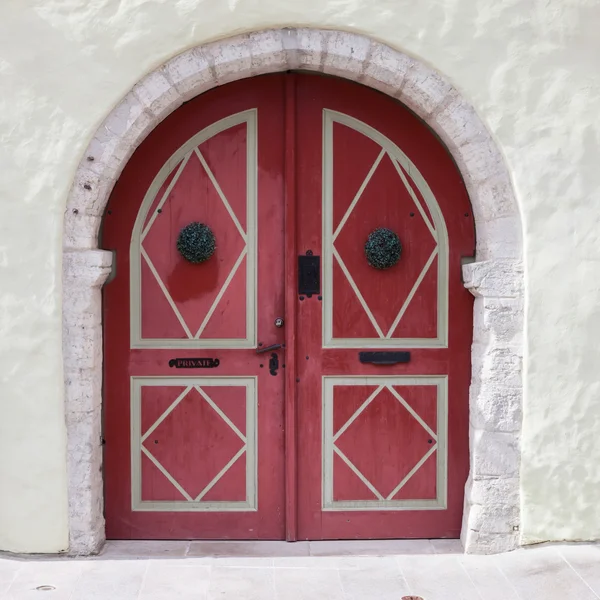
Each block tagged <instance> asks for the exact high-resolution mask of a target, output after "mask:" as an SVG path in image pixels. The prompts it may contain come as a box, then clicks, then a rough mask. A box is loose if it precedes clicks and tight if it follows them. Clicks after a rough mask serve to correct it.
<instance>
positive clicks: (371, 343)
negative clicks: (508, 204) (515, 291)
mask: <svg viewBox="0 0 600 600" xmlns="http://www.w3.org/2000/svg"><path fill="white" fill-rule="evenodd" d="M192 223H202V224H204V225H207V226H208V227H209V228H210V230H211V232H212V234H213V235H214V241H215V245H216V250H215V251H214V254H212V255H211V256H210V258H208V259H207V260H205V261H204V262H201V263H191V262H189V261H188V260H186V258H184V256H183V255H184V254H186V253H187V250H186V249H185V248H183V247H180V249H178V240H179V236H180V234H181V231H182V230H183V229H184V228H186V226H188V225H190V224H192ZM195 228H196V230H197V229H198V226H197V225H196V226H195ZM382 229H385V230H387V232H386V233H385V235H386V236H388V237H389V236H390V235H391V236H392V238H393V239H394V240H396V241H397V243H396V245H395V250H396V252H397V251H398V250H400V255H399V257H398V256H396V259H398V260H397V262H396V263H395V264H393V266H389V268H384V269H378V268H374V267H373V266H372V265H370V264H369V261H368V260H367V256H366V254H365V242H366V241H367V239H368V238H369V236H370V234H371V233H373V232H374V231H376V230H379V232H380V233H379V234H378V235H380V234H381V231H380V230H382ZM203 231H204V233H206V230H205V229H203ZM393 236H397V239H396V238H395V237H393ZM188 241H189V240H188ZM205 241H206V240H205ZM209 241H210V240H209ZM102 243H103V246H104V247H105V248H109V249H113V250H114V251H115V261H116V269H115V276H114V279H113V280H112V281H111V282H110V283H109V284H107V285H106V286H105V288H104V325H105V330H104V331H105V354H104V356H105V381H104V387H105V423H104V438H105V440H106V445H105V474H106V475H105V481H106V520H107V535H108V537H110V538H149V539H152V538H159V539H161V538H162V539H165V538H186V539H195V538H197V539H283V538H286V539H289V540H294V539H325V538H332V539H335V538H341V539H343V538H389V537H457V536H458V533H459V530H460V520H461V513H462V500H463V486H464V483H465V480H466V476H467V471H468V439H467V431H468V383H469V377H470V359H469V355H470V341H471V340H470V337H471V331H472V324H471V319H472V316H471V310H472V302H471V298H470V295H469V294H468V293H467V292H466V291H465V290H464V288H463V286H462V282H461V273H460V264H461V258H462V257H463V256H471V255H472V254H473V249H474V235H473V220H472V217H471V215H470V207H469V202H468V198H467V194H466V191H465V189H464V186H463V184H462V181H461V179H460V177H459V174H458V171H457V169H456V168H455V166H454V164H453V162H452V160H451V158H450V156H449V155H448V154H447V152H446V151H445V150H444V148H443V146H442V145H441V144H440V143H439V141H438V140H437V139H436V138H435V136H434V135H433V134H432V133H431V132H430V131H429V130H428V128H427V127H426V126H425V125H424V124H423V123H421V122H420V121H419V120H418V119H417V118H416V117H415V116H414V115H412V113H410V112H409V111H408V110H406V109H404V108H403V107H402V106H400V105H399V104H398V103H396V102H395V101H394V100H392V99H391V98H388V97H386V96H383V95H381V94H379V93H376V92H374V91H372V90H369V89H367V88H363V87H361V86H359V85H356V84H352V83H349V82H345V81H342V80H337V79H333V78H326V77H322V76H315V75H307V74H281V75H271V76H264V77H260V78H256V79H251V80H245V81H241V82H237V83H234V84H229V85H227V86H223V87H221V88H218V89H216V90H213V91H211V92H209V93H207V94H204V95H202V96H200V97H198V98H196V99H194V100H192V101H191V102H189V103H187V104H186V105H184V106H183V107H182V108H180V109H178V110H177V111H176V112H175V113H174V114H173V115H171V116H170V117H168V118H167V119H166V120H165V121H164V122H163V123H161V125H159V126H158V127H157V128H156V130H154V131H153V132H152V133H151V135H150V136H149V137H148V139H147V140H146V141H145V142H144V143H143V144H142V145H141V146H140V148H139V149H138V150H137V151H136V152H135V154H134V155H133V157H132V158H131V160H130V162H129V164H128V165H127V167H126V169H125V171H124V172H123V174H122V176H121V177H120V179H119V181H118V183H117V185H116V187H115V190H114V191H113V194H112V196H111V199H110V202H109V206H108V210H107V214H106V217H105V221H104V231H103V235H102ZM192 245H193V244H192ZM209 246H210V244H209ZM186 248H187V246H186ZM204 249H206V247H204ZM188 250H189V248H188ZM392 250H393V249H392ZM392 254H393V252H392ZM299 256H312V257H313V258H312V259H311V261H309V262H312V263H313V264H312V269H313V270H312V272H311V273H309V275H310V276H311V278H312V279H313V280H314V279H315V277H314V276H315V273H316V274H317V275H318V276H317V277H316V284H317V287H319V288H320V289H319V290H318V291H317V292H314V293H306V291H302V290H300V289H299V279H302V277H299V276H300V275H302V273H301V272H300V273H299V272H298V265H299V263H300V260H299ZM370 256H371V255H370ZM390 256H391V254H390V252H388V253H387V254H385V253H384V255H381V256H379V259H378V260H383V261H384V262H385V261H386V260H388V259H390ZM370 260H371V261H372V262H373V256H371V258H370ZM315 261H318V262H320V273H318V272H316V271H315V270H314V268H315V264H314V263H315ZM391 262H393V261H391ZM377 266H382V265H381V264H379V263H377ZM384 266H385V265H384ZM313 283H315V281H313ZM278 318H282V319H283V321H282V322H277V325H276V320H277V319H278ZM271 347H273V348H271ZM262 350H267V351H266V352H261V351H262ZM257 351H258V352H257ZM362 352H371V353H372V352H393V353H396V354H395V355H394V356H393V357H392V359H393V360H392V364H373V363H372V362H361V358H360V356H359V354H360V353H362ZM398 352H402V353H404V354H402V355H398V354H397V353H398ZM362 360H363V361H365V360H366V361H369V360H373V356H366V357H365V356H363V358H362ZM375 360H381V355H379V356H375ZM383 360H384V362H386V363H390V355H389V354H387V355H383ZM397 360H402V361H404V362H394V361H397Z"/></svg>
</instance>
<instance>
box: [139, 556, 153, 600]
mask: <svg viewBox="0 0 600 600" xmlns="http://www.w3.org/2000/svg"><path fill="white" fill-rule="evenodd" d="M149 569H150V561H146V566H145V569H144V574H143V575H142V581H141V583H140V589H139V590H138V593H137V600H141V598H142V594H143V592H144V586H145V585H146V579H147V577H148V571H149Z"/></svg>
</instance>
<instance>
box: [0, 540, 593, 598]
mask: <svg viewBox="0 0 600 600" xmlns="http://www.w3.org/2000/svg"><path fill="white" fill-rule="evenodd" d="M40 586H52V589H49V590H38V589H36V588H38V587H40ZM407 595H415V596H421V597H422V598H423V599H424V600H555V599H556V600H558V599H560V600H567V599H568V600H598V599H600V545H596V544H563V545H556V546H550V545H549V546H539V547H535V548H530V549H526V550H519V551H517V552H512V553H509V554H503V555H497V556H465V555H463V554H462V551H461V548H460V546H459V544H458V542H455V541H453V540H447V541H443V540H439V541H432V542H429V541H421V540H415V541H390V542H313V543H305V542H302V543H296V544H285V543H281V542H261V543H238V542H228V543H227V542H225V543H223V542H191V543H190V542H109V543H108V544H107V545H106V547H105V549H104V551H103V552H102V554H101V555H100V556H99V557H95V558H91V559H68V558H64V557H63V558H35V559H34V558H30V557H28V558H17V557H10V556H6V555H4V556H0V599H1V600H9V599H10V600H25V599H27V600H34V599H35V600H88V599H89V600H179V599H181V600H187V599H190V600H191V599H194V600H216V599H223V600H229V599H231V600H321V599H322V600H371V599H372V600H401V599H402V597H403V596H407Z"/></svg>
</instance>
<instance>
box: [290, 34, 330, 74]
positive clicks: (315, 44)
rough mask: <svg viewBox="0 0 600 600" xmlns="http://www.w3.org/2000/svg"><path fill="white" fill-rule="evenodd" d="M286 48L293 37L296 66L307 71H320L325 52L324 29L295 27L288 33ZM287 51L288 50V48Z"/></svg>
mask: <svg viewBox="0 0 600 600" xmlns="http://www.w3.org/2000/svg"><path fill="white" fill-rule="evenodd" d="M288 36H289V37H288V38H287V41H286V42H285V43H286V48H291V46H292V44H291V41H292V39H293V38H294V37H295V40H296V43H297V48H298V54H297V56H298V68H299V69H305V70H307V71H322V70H323V61H324V57H325V53H326V37H325V32H324V31H319V30H318V29H297V30H294V32H293V33H292V32H290V33H289V34H288ZM288 52H289V50H288Z"/></svg>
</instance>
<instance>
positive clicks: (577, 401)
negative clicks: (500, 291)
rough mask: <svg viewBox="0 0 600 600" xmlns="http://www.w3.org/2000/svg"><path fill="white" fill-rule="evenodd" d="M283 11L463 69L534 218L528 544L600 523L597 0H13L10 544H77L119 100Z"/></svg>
mask: <svg viewBox="0 0 600 600" xmlns="http://www.w3.org/2000/svg"><path fill="white" fill-rule="evenodd" d="M285 25H306V26H312V27H321V28H323V27H325V28H327V27H330V28H336V29H346V30H354V31H358V32H361V33H363V34H365V35H369V36H371V37H373V38H375V39H379V40H381V41H382V42H384V43H387V44H389V45H390V46H393V47H396V48H398V49H400V50H403V51H404V52H406V53H408V54H412V55H413V56H415V57H417V58H419V59H420V60H423V61H424V62H426V63H428V64H430V65H432V66H433V67H435V68H436V69H438V70H439V71H440V72H441V73H443V74H444V75H445V76H446V77H448V78H449V79H450V80H451V81H452V82H453V83H454V85H455V86H456V87H457V88H458V89H459V90H461V92H462V93H463V94H464V96H465V97H466V98H467V99H469V100H470V101H471V102H472V103H473V105H474V106H475V108H476V109H477V110H478V112H479V114H480V116H481V117H482V118H483V120H484V121H485V122H486V124H487V125H488V127H489V128H490V130H491V131H492V133H493V135H494V136H495V138H496V140H497V142H498V144H499V147H500V149H501V150H502V151H503V152H504V154H505V158H506V161H507V164H508V167H509V170H510V172H511V175H512V176H513V181H514V185H515V190H516V193H517V196H518V199H519V201H520V203H521V206H522V210H523V217H524V224H525V246H526V252H527V263H526V266H527V302H528V307H527V344H528V349H529V356H528V359H527V362H526V369H527V373H526V375H527V381H526V398H525V417H524V419H525V420H524V432H523V464H522V485H523V520H522V523H523V524H522V529H523V536H524V541H526V542H529V541H541V540H546V539H565V538H566V539H588V538H597V537H600V519H599V518H598V509H597V508H595V506H596V503H597V496H598V486H600V469H597V468H596V465H597V464H598V462H599V460H600V437H599V436H597V435H595V433H596V431H598V430H600V402H598V401H597V400H596V398H597V395H598V393H599V390H598V388H599V385H598V383H597V377H596V372H597V368H596V361H595V357H594V350H595V343H594V341H595V340H596V339H598V334H599V333H600V314H599V312H598V311H596V310H595V308H596V306H597V305H598V304H600V284H599V283H597V281H598V277H597V276H596V273H595V269H594V267H596V266H597V267H600V246H599V244H598V237H600V235H599V233H596V232H597V231H598V232H600V227H598V225H597V223H596V221H597V220H598V218H599V217H600V197H599V196H600V193H599V192H598V190H600V169H598V167H597V165H598V163H599V160H600V125H599V124H598V123H599V120H598V117H597V116H598V115H599V114H600V72H599V71H598V68H597V63H598V55H599V53H600V38H598V36H597V33H596V32H597V31H598V28H599V27H600V5H598V3H597V2H596V1H595V0H570V1H569V2H566V1H564V0H554V2H547V1H545V2H541V1H539V2H536V1H534V0H521V1H518V0H510V1H507V0H502V1H500V2H499V1H498V0H438V1H437V2H434V1H431V2H413V1H411V0H377V1H376V2H373V1H369V2H367V1H366V0H363V1H362V2H357V1H349V0H302V2H298V1H297V0H271V1H269V0H228V1H227V2H224V1H223V0H205V1H204V2H200V1H197V0H181V1H179V2H176V1H174V0H160V1H159V0H154V1H144V0H130V1H129V2H120V1H118V0H87V1H85V2H84V1H83V0H39V1H37V2H34V1H32V0H5V1H4V2H2V3H0V82H1V83H0V91H1V92H2V93H1V94H0V174H1V177H0V210H1V212H0V215H1V216H0V267H1V269H0V290H1V291H0V306H1V311H0V381H1V382H2V388H1V390H0V490H1V491H0V549H6V550H14V551H37V552H42V551H46V552H51V551H58V550H61V549H64V548H65V547H66V544H67V524H66V522H67V521H66V515H67V496H66V470H65V427H64V411H63V406H62V403H63V397H64V390H63V383H62V365H61V359H60V353H61V311H60V306H61V297H60V290H61V287H60V273H61V267H60V255H61V235H62V231H61V229H62V213H63V210H64V205H65V200H66V197H67V194H68V190H69V187H70V184H71V181H72V178H73V174H74V172H75V169H76V167H77V164H78V162H79V160H80V159H81V153H82V152H83V150H84V149H85V147H86V145H87V143H88V142H89V140H90V138H91V136H92V135H93V133H94V131H95V129H96V128H97V127H98V125H99V124H100V122H101V121H102V119H103V118H104V117H105V116H106V114H107V113H108V112H109V111H110V109H111V108H112V107H113V106H114V105H115V104H116V103H117V102H118V100H119V99H120V98H121V97H122V96H124V95H125V94H126V93H127V92H128V91H129V90H130V89H131V87H132V86H133V85H134V84H135V82H136V81H137V80H139V79H140V78H141V77H142V76H143V75H144V74H145V73H147V72H148V71H149V70H151V69H153V68H155V67H156V66H158V65H160V64H161V63H163V62H164V61H165V60H167V59H168V58H170V57H172V56H173V55H175V54H177V53H179V52H181V51H182V50H184V49H186V48H188V47H191V46H194V45H197V44H200V43H203V42H206V41H208V40H212V39H216V38H219V37H225V36H229V35H232V34H233V33H236V32H240V31H249V30H257V29H264V28H268V27H281V26H285ZM82 417H84V415H82Z"/></svg>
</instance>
